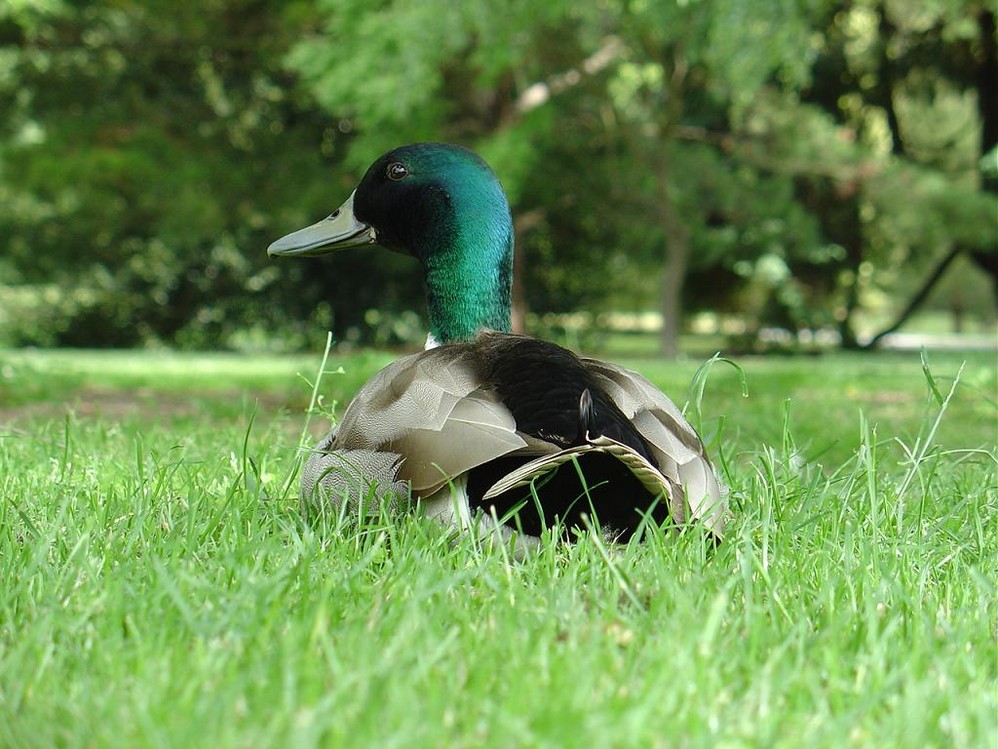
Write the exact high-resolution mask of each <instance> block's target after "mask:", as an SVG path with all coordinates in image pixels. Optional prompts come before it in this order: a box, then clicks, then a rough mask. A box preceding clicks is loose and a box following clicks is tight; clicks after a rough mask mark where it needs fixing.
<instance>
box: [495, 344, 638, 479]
mask: <svg viewBox="0 0 998 749" xmlns="http://www.w3.org/2000/svg"><path fill="white" fill-rule="evenodd" d="M477 343H478V349H479V351H478V358H479V363H480V366H481V368H482V371H481V373H480V376H481V378H482V381H483V382H484V383H487V384H488V386H489V387H490V388H492V389H493V390H494V391H495V392H496V394H497V395H498V396H499V399H500V400H501V401H502V403H503V404H504V405H505V406H506V408H508V409H509V410H510V412H511V413H512V414H513V418H514V419H515V420H516V426H517V429H519V430H520V431H521V432H523V433H525V434H529V435H531V436H533V437H537V438H538V439H542V440H546V441H548V442H552V443H554V444H556V445H559V446H562V447H570V446H572V445H578V444H582V443H583V442H584V441H585V440H586V438H587V436H588V437H590V438H592V437H599V436H606V437H610V438H611V439H614V440H616V441H618V442H621V443H623V444H625V445H627V446H628V447H630V448H631V449H633V450H634V451H636V452H637V453H638V454H640V455H641V456H642V457H644V458H645V459H646V460H648V461H649V462H652V463H653V462H654V458H653V457H652V454H651V450H650V449H649V447H648V444H647V443H646V442H645V440H644V438H643V437H642V436H641V435H640V434H639V433H638V430H637V429H636V428H635V427H634V425H633V424H631V422H630V420H629V419H628V418H627V417H626V416H625V415H624V413H623V412H622V411H621V410H620V408H618V407H617V405H616V404H615V403H614V402H613V400H612V399H611V398H610V396H609V395H607V393H606V392H605V391H604V390H603V388H602V387H601V386H600V384H599V383H598V382H597V380H596V378H595V377H593V375H592V374H591V373H590V372H589V371H588V370H587V369H586V367H585V365H584V364H583V363H582V360H581V359H579V357H578V356H576V355H575V354H574V353H572V352H571V351H569V350H568V349H565V348H562V347H561V346H558V345H557V344H554V343H549V342H548V341H541V340H538V339H536V338H529V337H526V336H516V335H509V334H499V333H490V334H485V335H483V336H481V337H480V338H479V339H478V342H477Z"/></svg>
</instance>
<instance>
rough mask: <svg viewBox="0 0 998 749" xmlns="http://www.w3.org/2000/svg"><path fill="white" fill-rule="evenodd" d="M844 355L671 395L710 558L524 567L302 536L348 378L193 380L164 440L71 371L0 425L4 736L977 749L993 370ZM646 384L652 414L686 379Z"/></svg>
mask: <svg viewBox="0 0 998 749" xmlns="http://www.w3.org/2000/svg"><path fill="white" fill-rule="evenodd" d="M12 361H13V364H12V366H13V367H15V368H18V367H23V366H27V364H26V363H25V361H24V360H17V359H16V357H14V358H12ZM368 361H369V360H368V359H358V360H356V362H357V363H356V366H355V361H351V360H343V361H336V360H333V361H331V362H330V363H329V364H328V365H327V366H326V368H335V367H337V366H339V364H342V365H343V367H344V369H345V370H346V371H347V372H348V375H347V376H348V377H353V376H355V375H356V374H357V373H356V370H357V369H358V368H360V369H363V368H364V367H365V366H367V365H366V362H368ZM370 361H371V366H374V365H376V363H377V362H376V361H374V360H370ZM860 361H861V360H858V359H852V358H848V357H846V358H831V359H826V360H815V361H798V362H794V363H792V364H791V363H777V364H772V363H765V362H751V361H750V362H742V363H741V366H742V368H743V370H744V376H745V380H746V382H747V386H748V392H749V395H748V398H743V397H742V393H741V385H740V375H739V373H738V372H737V371H736V370H734V369H732V368H724V367H714V368H713V369H712V370H711V372H710V374H709V376H708V378H707V380H706V382H705V383H704V382H703V381H702V380H699V381H696V382H695V386H694V388H693V394H692V396H691V405H690V407H691V409H693V408H695V407H696V404H697V403H699V408H700V411H701V413H702V421H703V429H704V432H705V433H706V434H707V435H708V438H709V439H710V440H711V442H712V444H711V449H712V452H713V454H714V455H715V456H716V457H717V458H718V462H719V463H720V464H721V465H722V466H723V470H724V471H725V473H726V476H727V479H728V481H729V483H730V485H731V488H732V505H733V519H732V522H731V523H730V524H729V526H728V534H727V538H726V540H725V542H724V543H723V544H721V545H720V546H719V547H718V548H716V549H712V547H711V546H710V544H709V543H708V542H707V541H706V540H705V539H704V538H703V537H702V536H701V534H700V533H698V532H696V531H695V530H689V531H687V532H685V533H683V534H681V535H680V536H679V537H673V536H671V535H667V534H655V533H652V534H650V535H651V537H650V538H649V539H647V541H646V542H645V543H643V544H632V545H630V546H627V547H624V548H621V549H613V548H610V549H608V548H606V547H605V546H604V545H603V544H602V543H601V542H600V540H599V538H598V537H593V538H590V539H588V540H584V541H582V542H581V543H578V544H575V545H571V546H565V545H558V544H554V543H550V544H546V545H544V546H543V547H542V548H541V549H540V550H539V551H538V552H537V553H535V554H533V555H531V556H530V557H528V558H527V559H526V560H525V561H523V562H520V563H516V562H511V561H510V560H509V557H508V555H506V554H504V553H503V550H502V549H497V548H490V547H487V546H482V545H481V544H478V543H475V542H474V541H473V540H471V539H460V538H454V537H453V536H452V535H450V534H448V533H446V532H443V531H441V529H440V528H438V527H437V526H436V525H435V524H434V523H432V522H429V521H425V520H423V519H421V518H418V517H402V518H399V517H389V516H380V517H376V518H373V519H371V520H370V521H369V522H367V523H365V524H364V525H363V526H360V527H358V526H357V525H356V524H353V523H350V522H347V521H344V519H341V518H337V517H320V518H318V519H317V520H315V521H314V522H312V523H306V522H304V521H303V520H302V519H301V517H300V515H299V513H298V509H297V500H296V498H295V496H294V486H293V482H292V481H289V475H290V473H291V472H292V471H293V469H294V466H295V461H296V445H297V438H298V436H299V432H300V429H301V425H302V421H303V419H304V415H303V410H304V409H305V407H307V405H308V402H309V401H310V400H311V401H313V403H314V401H315V400H316V399H317V394H318V393H319V392H320V390H325V389H326V388H327V387H331V388H333V390H334V391H335V389H336V388H338V387H340V386H341V385H340V383H339V380H341V379H344V378H339V377H334V378H326V379H325V380H324V381H323V383H322V385H321V388H320V389H319V390H315V391H314V394H315V395H316V397H313V391H311V390H310V389H309V388H308V386H307V385H303V384H301V383H300V381H299V380H297V379H296V377H295V375H294V371H293V370H292V371H285V372H283V373H277V371H276V369H275V373H274V374H272V375H270V376H268V377H266V378H262V379H260V381H259V382H257V383H255V384H254V386H253V387H255V388H257V390H256V391H255V392H256V393H257V394H258V395H260V394H262V395H263V396H264V397H263V399H262V400H261V402H267V401H268V399H274V398H278V400H279V399H280V398H286V399H287V403H288V404H289V406H288V407H287V408H286V409H284V411H283V412H282V411H281V409H280V407H279V405H273V404H271V406H270V409H271V410H270V412H267V413H264V412H262V410H261V407H260V406H259V405H254V403H253V397H246V396H241V397H239V398H235V399H233V397H232V389H233V386H232V383H231V381H228V380H226V381H224V382H217V383H214V384H215V385H217V389H215V390H213V389H212V387H211V385H212V383H211V382H207V381H205V380H204V379H203V378H202V380H201V381H199V384H198V385H197V387H198V388H200V390H199V393H198V394H197V397H198V398H201V399H202V400H200V401H198V402H199V403H201V404H205V405H204V407H203V408H199V409H197V410H196V412H195V413H185V414H183V415H181V416H177V417H176V418H174V417H172V416H171V415H170V414H169V413H161V412H159V411H158V410H157V407H156V403H157V402H158V403H166V404H172V403H174V402H176V401H175V399H176V398H178V397H181V395H178V394H183V393H185V392H187V391H188V389H189V387H190V385H189V384H186V385H179V384H178V385H177V386H176V388H175V389H173V386H171V385H165V386H163V387H165V388H166V389H165V390H156V391H154V395H153V397H152V402H144V401H143V402H141V403H140V406H141V407H140V408H138V409H137V410H134V411H127V412H125V413H124V414H123V415H122V414H117V413H116V414H113V415H111V416H101V415H100V414H97V415H94V416H89V415H82V414H81V411H82V409H81V408H80V402H79V401H78V400H74V399H78V398H85V397H87V395H88V394H89V393H91V392H93V389H94V388H106V389H107V390H109V391H112V392H115V391H116V388H119V387H120V385H116V384H115V380H116V378H121V377H122V375H120V374H119V375H116V374H115V373H113V372H107V373H105V374H104V375H102V377H103V380H102V381H103V383H104V384H101V381H100V380H99V379H93V378H94V377H97V375H80V376H79V377H80V378H81V379H78V380H73V382H75V383H76V386H77V387H79V390H76V391H74V392H75V394H73V393H70V394H69V396H68V397H69V400H70V401H71V403H74V404H75V405H74V407H73V408H71V409H70V410H69V411H66V410H65V409H64V408H63V407H62V406H55V405H52V403H51V402H50V403H49V404H48V405H45V404H44V403H41V404H39V403H35V404H34V405H35V406H36V408H35V409H34V410H32V409H23V410H21V411H13V410H11V411H9V412H8V414H7V416H6V420H7V426H6V427H4V428H2V429H0V581H2V585H0V745H5V746H11V747H50V746H66V747H77V746H79V747H83V746H87V747H92V746H128V747H144V746H192V747H197V746H211V747H213V749H218V748H219V747H229V746H253V747H258V746H295V747H310V746H350V747H353V746H377V747H406V748H409V747H422V746H426V747H437V746H448V747H478V746H496V747H513V746H515V747H521V746H522V747H546V746H551V747H555V746H557V747H562V746H579V747H583V746H585V747H588V746H607V747H615V746H616V747H634V746H642V747H644V746H649V747H654V746H662V747H666V746H668V747H671V746H767V747H768V746H777V747H779V746H785V747H798V746H817V747H821V746H827V747H840V746H856V747H865V746H878V747H879V746H904V747H910V746H919V747H922V746H939V747H943V746H945V747H950V746H957V747H960V746H962V747H980V746H986V745H988V742H993V740H994V736H995V735H996V731H998V719H996V715H998V695H996V687H995V684H996V683H998V648H996V632H995V625H996V614H998V611H996V605H995V586H996V581H998V534H996V528H995V522H996V517H998V489H996V483H998V482H996V478H998V474H996V462H995V444H994V426H993V425H994V418H995V406H994V373H993V369H992V366H993V365H992V364H991V362H990V361H989V360H987V359H977V360H972V361H971V362H970V363H969V364H968V367H967V368H966V369H964V370H963V371H962V372H960V371H959V362H957V361H955V360H950V359H947V360H944V362H943V364H942V365H938V364H935V363H933V364H932V366H928V365H926V369H925V373H923V371H922V365H921V362H919V361H917V359H916V360H915V361H907V360H906V361H905V362H904V369H903V371H901V372H900V373H898V371H897V370H898V367H897V363H898V362H897V361H896V360H892V359H889V358H888V359H883V358H881V359H871V360H865V361H869V362H870V364H869V369H864V367H865V366H866V365H861V364H858V362H860ZM45 364H46V362H45V361H44V359H36V360H33V361H32V363H31V366H32V367H33V369H32V373H33V375H34V377H35V378H36V379H38V380H39V381H41V382H42V385H40V386H39V389H37V390H36V391H34V392H38V393H44V392H46V391H45V387H44V381H45V378H46V377H47V376H48V375H47V374H46V367H45ZM638 365H639V366H641V363H638ZM311 366H312V367H313V368H314V366H315V362H312V363H311ZM644 368H645V370H646V372H647V373H648V374H649V375H650V376H652V377H653V378H654V379H655V380H656V381H660V382H662V383H663V384H666V385H667V386H668V389H669V390H670V391H671V392H673V393H676V392H677V388H676V383H677V382H678V383H679V384H680V385H684V384H685V383H688V382H690V380H691V379H692V371H693V370H694V369H695V368H696V365H695V364H690V365H686V366H677V367H672V366H666V365H662V364H652V363H647V362H646V363H644ZM351 370H353V371H351ZM361 374H362V373H361ZM52 376H53V377H63V379H62V380H60V381H59V382H60V383H65V382H67V381H69V380H67V379H66V378H65V373H62V374H60V373H59V372H53V375H52ZM131 376H132V375H129V377H131ZM148 376H149V378H150V380H153V383H152V384H151V385H147V384H146V383H144V382H142V383H138V384H136V383H135V382H132V383H131V384H130V385H128V386H126V387H125V388H124V389H123V390H121V391H120V392H121V393H122V397H128V390H129V388H134V387H137V386H140V387H147V386H149V387H155V382H154V380H155V376H154V374H150V375H148ZM219 379H220V380H221V379H224V378H219ZM109 383H110V384H109ZM289 383H292V384H289ZM878 384H879V388H878ZM61 386H62V385H60V387H61ZM289 391H291V392H294V393H297V394H296V395H290V396H286V395H284V394H285V393H287V392H289ZM678 392H681V389H680V390H679V391H678ZM815 392H817V393H819V394H821V393H824V394H825V395H826V396H827V400H826V402H824V403H821V402H820V401H818V400H815V401H814V402H812V401H811V400H810V399H811V398H812V396H813V393H815ZM155 393H159V394H160V396H161V397H159V398H158V400H157V397H156V395H155ZM275 393H276V394H277V395H275ZM884 394H887V396H885V395H884ZM898 394H902V395H903V397H902V395H898ZM54 395H56V397H57V394H54ZM330 397H331V398H332V397H335V398H337V399H342V398H345V397H347V394H344V395H342V396H340V395H335V396H330ZM42 400H44V399H42ZM49 400H50V401H51V400H52V399H51V398H50V399H49ZM233 400H234V402H233ZM677 400H679V401H680V402H682V398H677ZM899 403H900V404H902V405H903V406H904V407H905V409H906V410H904V411H903V412H899V411H898V410H897V409H896V406H897V405H898V404H899ZM721 414H724V415H725V418H724V420H723V423H721V421H720V420H719V418H718V417H719V416H720V415H721Z"/></svg>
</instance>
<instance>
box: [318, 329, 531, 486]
mask: <svg viewBox="0 0 998 749" xmlns="http://www.w3.org/2000/svg"><path fill="white" fill-rule="evenodd" d="M479 371H480V369H479V367H477V366H476V364H475V361H474V358H473V356H472V355H471V354H470V353H469V349H468V348H467V347H458V346H454V347H451V346H448V347H442V348H441V349H431V350H429V351H423V352H420V353H417V354H412V355H410V356H406V357H403V358H402V359H399V360H397V361H395V362H393V363H392V364H389V365H388V366H387V367H385V368H384V369H382V370H381V371H380V372H378V373H377V374H376V375H374V377H372V378H371V379H370V380H369V381H368V382H367V383H366V384H365V385H364V387H363V388H361V390H360V392H358V393H357V395H356V397H355V398H354V399H353V401H352V402H351V403H350V406H349V408H348V409H347V411H346V413H344V415H343V419H342V421H341V422H340V425H339V427H338V428H337V430H336V434H335V436H334V437H333V439H331V440H330V444H329V446H328V447H327V448H326V449H327V450H328V451H347V450H371V451H375V452H379V453H390V454H392V455H395V456H398V457H399V458H400V459H399V461H398V465H397V470H396V471H395V473H394V474H393V480H394V481H402V482H406V483H408V484H409V485H410V486H411V489H412V493H413V494H414V495H416V496H420V497H425V496H428V495H430V494H432V493H433V492H435V491H437V490H438V489H440V488H441V487H443V486H445V485H446V484H447V483H448V482H450V481H452V480H453V479H455V478H456V477H457V476H460V475H461V474H463V473H465V472H466V471H469V470H471V469H472V468H475V467H477V466H479V465H482V464H483V463H486V462H488V461H490V460H493V459H495V458H499V457H502V456H504V455H508V454H509V453H512V452H514V451H518V450H520V451H526V452H528V453H530V452H532V453H536V452H537V451H538V450H539V449H543V448H538V446H537V445H536V444H532V441H531V440H530V438H529V437H525V436H524V435H521V434H520V433H518V432H517V429H516V422H515V420H514V419H513V415H512V414H511V413H510V412H509V409H507V408H506V407H505V406H503V405H502V403H501V402H500V401H499V399H498V396H497V395H496V394H495V392H494V391H492V390H491V389H490V388H488V387H487V386H486V385H484V384H483V383H482V382H481V380H480V375H479Z"/></svg>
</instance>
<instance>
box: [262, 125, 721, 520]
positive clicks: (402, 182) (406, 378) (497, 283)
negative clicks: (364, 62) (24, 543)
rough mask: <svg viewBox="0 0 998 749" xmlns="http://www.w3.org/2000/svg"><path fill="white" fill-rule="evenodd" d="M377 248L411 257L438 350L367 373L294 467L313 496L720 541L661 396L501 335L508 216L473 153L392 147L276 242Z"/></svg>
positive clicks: (672, 412)
mask: <svg viewBox="0 0 998 749" xmlns="http://www.w3.org/2000/svg"><path fill="white" fill-rule="evenodd" d="M373 243H377V244H381V245H384V246H387V247H389V248H391V249H396V250H401V251H404V252H408V253H410V254H412V255H414V256H415V257H416V258H417V259H419V260H420V262H421V264H422V266H423V269H424V273H425V276H426V282H427V297H428V307H429V311H430V329H431V332H430V344H432V345H433V347H432V348H428V350H426V351H423V352H420V353H417V354H413V355H410V356H407V357H404V358H402V359H399V360H398V361H396V362H394V363H392V364H390V365H389V366H388V367H386V368H385V369H383V370H382V371H381V372H379V373H378V374H376V375H375V376H374V377H373V378H371V380H369V381H368V382H367V383H366V384H365V385H364V387H363V388H362V389H361V391H360V392H359V393H358V394H357V396H356V397H355V398H354V400H353V402H352V403H351V404H350V406H349V408H348V409H347V411H346V413H345V414H344V416H343V419H342V420H341V422H340V424H339V426H338V427H337V428H336V429H335V430H334V431H333V432H331V433H330V434H329V435H328V436H327V437H326V439H325V440H323V441H322V442H321V443H320V445H319V446H318V448H317V450H316V451H315V452H314V453H313V454H312V455H311V456H310V458H309V460H308V462H307V464H306V466H305V470H304V472H303V476H302V498H303V500H305V502H306V503H307V505H308V506H312V507H314V506H316V505H317V504H320V505H321V503H323V502H333V503H334V504H336V505H339V504H340V503H342V502H343V501H347V502H358V501H367V502H385V501H390V502H394V503H395V504H396V505H404V504H405V503H407V502H409V501H410V500H416V501H417V502H418V503H419V504H422V505H423V507H424V508H425V510H426V511H427V513H428V514H431V515H435V516H437V517H438V518H440V519H444V520H448V521H451V522H454V523H456V524H458V525H461V526H463V527H468V526H480V525H482V524H485V525H488V526H490V527H491V526H493V525H495V524H496V523H498V524H499V527H500V529H502V530H503V531H504V533H508V532H510V530H511V529H512V528H519V529H520V530H521V531H522V532H523V533H524V534H526V535H527V536H528V537H534V536H538V535H540V533H541V532H542V531H543V529H544V528H545V527H552V526H555V524H557V527H559V528H561V529H562V530H563V533H564V534H565V535H566V537H570V536H571V533H572V532H573V530H574V529H578V528H582V527H585V526H587V525H596V524H597V523H598V524H599V525H600V526H601V527H602V528H603V530H604V531H605V532H606V533H607V534H608V535H609V536H611V537H613V538H617V539H620V540H626V539H627V538H629V537H630V536H631V535H632V534H633V533H634V532H635V531H636V530H637V529H638V527H639V526H640V525H641V524H642V522H652V523H654V524H656V525H661V524H662V523H664V522H666V521H671V522H672V523H674V524H676V525H679V524H682V523H684V522H687V521H690V520H699V521H701V522H703V524H704V525H705V526H706V527H707V528H709V529H710V530H711V531H713V532H714V533H715V534H716V535H717V536H720V535H721V531H722V529H723V522H724V513H725V509H726V508H725V501H724V500H725V497H724V492H723V490H722V488H721V484H720V483H719V482H718V480H717V477H716V475H715V473H714V470H713V468H712V467H711V465H710V463H709V461H708V460H707V458H706V456H705V454H704V449H703V445H702V443H701V441H700V438H699V437H698V436H697V434H696V432H695V431H694V430H693V428H692V427H691V426H690V425H689V424H688V423H687V422H686V420H685V419H684V418H683V416H682V414H681V413H680V411H679V410H678V409H677V408H676V407H675V405H673V403H672V402H671V401H670V400H669V399H668V398H666V396H665V395H663V394H662V393H661V392H660V391H659V390H658V389H657V388H656V387H654V386H653V385H652V384H651V383H650V382H648V380H646V379H645V378H643V377H641V376H640V375H638V374H636V373H634V372H630V371H628V370H625V369H623V368H620V367H617V366H615V365H613V364H608V363H605V362H600V361H597V360H594V359H585V358H580V357H578V356H576V355H575V354H573V353H572V352H570V351H568V350H567V349H564V348H562V347H560V346H557V345H555V344H552V343H548V342H545V341H540V340H537V339H534V338H529V337H526V336H518V335H512V334H510V333H508V332H506V331H508V329H509V307H510V279H511V267H512V222H511V219H510V217H509V208H508V205H507V203H506V200H505V196H504V195H503V193H502V189H501V187H500V186H499V183H498V180H496V179H495V176H494V175H493V174H492V172H491V170H490V169H489V168H488V166H487V165H486V164H485V163H484V162H483V161H482V160H481V159H480V158H478V157H477V156H476V155H474V154H473V153H471V152H470V151H467V150H465V149H463V148H458V147H455V146H448V145H444V144H432V143H431V144H416V145H413V146H406V147H403V148H399V149H395V150H394V151H391V152H389V153H387V154H385V155H384V156H383V157H382V158H381V159H379V160H378V161H377V162H375V164H374V165H372V166H371V168H370V169H369V170H368V172H367V175H365V177H364V179H363V181H362V182H361V184H360V186H359V187H358V188H357V190H356V191H355V192H354V194H353V195H351V196H350V198H349V199H348V200H347V202H346V203H345V204H344V205H343V207H341V208H340V209H339V210H338V211H336V212H335V213H334V214H332V215H331V216H330V217H329V218H328V219H325V220H324V221H321V222H319V223H318V224H315V225H313V226H311V227H308V228H306V229H303V230H301V231H299V232H295V233H294V234H291V235H288V236H287V237H285V238H283V239H281V240H278V241H277V242H275V243H274V244H273V245H271V248H270V254H272V255H313V254H322V253H324V252H329V251H332V250H335V249H339V248H341V247H352V246H359V245H364V244H373ZM437 344H439V345H437ZM428 345H429V344H428ZM597 519H598V520H597Z"/></svg>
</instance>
